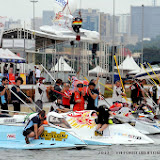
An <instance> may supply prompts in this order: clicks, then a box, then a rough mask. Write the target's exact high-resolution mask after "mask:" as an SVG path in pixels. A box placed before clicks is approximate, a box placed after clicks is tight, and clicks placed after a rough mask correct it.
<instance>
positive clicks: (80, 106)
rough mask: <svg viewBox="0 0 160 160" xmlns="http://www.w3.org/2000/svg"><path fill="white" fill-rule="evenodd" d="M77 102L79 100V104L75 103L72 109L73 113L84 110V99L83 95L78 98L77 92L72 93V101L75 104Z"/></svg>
mask: <svg viewBox="0 0 160 160" xmlns="http://www.w3.org/2000/svg"><path fill="white" fill-rule="evenodd" d="M77 100H81V103H75V105H74V107H73V111H82V110H84V103H85V100H84V97H83V95H81V96H80V93H79V92H78V91H75V92H74V101H75V102H76V101H77Z"/></svg>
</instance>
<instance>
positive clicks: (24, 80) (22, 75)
mask: <svg viewBox="0 0 160 160" xmlns="http://www.w3.org/2000/svg"><path fill="white" fill-rule="evenodd" d="M20 77H21V78H22V79H23V85H26V75H25V74H24V73H20Z"/></svg>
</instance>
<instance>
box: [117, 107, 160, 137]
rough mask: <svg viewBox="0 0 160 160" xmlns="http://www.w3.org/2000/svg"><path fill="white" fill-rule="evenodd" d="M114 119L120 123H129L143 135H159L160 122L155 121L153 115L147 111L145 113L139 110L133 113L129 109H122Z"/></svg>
mask: <svg viewBox="0 0 160 160" xmlns="http://www.w3.org/2000/svg"><path fill="white" fill-rule="evenodd" d="M145 107H146V106H145ZM115 117H116V118H117V119H118V120H120V121H121V122H122V123H131V124H132V125H133V126H134V127H135V128H136V129H137V130H139V131H140V132H141V133H143V134H157V133H160V120H158V119H155V118H154V117H155V115H154V114H153V112H152V111H151V110H149V109H148V111H147V112H143V111H140V110H137V111H134V112H133V111H132V110H131V109H130V108H128V107H123V108H121V109H120V110H119V111H117V112H116V115H115Z"/></svg>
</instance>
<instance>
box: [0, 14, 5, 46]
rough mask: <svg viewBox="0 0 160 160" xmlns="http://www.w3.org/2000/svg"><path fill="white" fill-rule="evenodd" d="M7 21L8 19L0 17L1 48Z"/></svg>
mask: <svg viewBox="0 0 160 160" xmlns="http://www.w3.org/2000/svg"><path fill="white" fill-rule="evenodd" d="M5 21H6V17H1V16H0V46H1V41H2V36H3V31H4V25H5Z"/></svg>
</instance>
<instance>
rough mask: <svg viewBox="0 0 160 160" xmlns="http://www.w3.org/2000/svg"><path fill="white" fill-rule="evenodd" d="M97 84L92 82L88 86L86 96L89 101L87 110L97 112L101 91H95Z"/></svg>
mask: <svg viewBox="0 0 160 160" xmlns="http://www.w3.org/2000/svg"><path fill="white" fill-rule="evenodd" d="M95 87H96V84H95V83H94V82H90V83H89V85H88V90H87V94H86V99H87V102H88V104H87V110H96V109H97V107H98V95H99V91H98V90H97V89H95Z"/></svg>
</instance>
